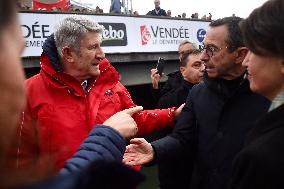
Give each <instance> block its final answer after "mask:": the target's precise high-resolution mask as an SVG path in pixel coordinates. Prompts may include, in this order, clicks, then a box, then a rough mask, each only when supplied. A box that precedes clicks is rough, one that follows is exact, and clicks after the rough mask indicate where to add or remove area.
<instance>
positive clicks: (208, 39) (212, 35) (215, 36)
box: [203, 25, 228, 47]
mask: <svg viewBox="0 0 284 189" xmlns="http://www.w3.org/2000/svg"><path fill="white" fill-rule="evenodd" d="M227 41H228V28H227V26H226V25H222V26H216V27H209V29H208V31H207V32H206V35H205V38H204V41H203V43H204V45H215V46H218V47H221V46H224V45H227Z"/></svg>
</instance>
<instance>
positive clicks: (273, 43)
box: [240, 0, 284, 57]
mask: <svg viewBox="0 0 284 189" xmlns="http://www.w3.org/2000/svg"><path fill="white" fill-rule="evenodd" d="M283 13H284V1H283V0H269V1H267V2H266V3H264V4H263V5H262V6H261V7H259V8H257V9H255V10H254V11H253V12H252V13H251V14H250V15H249V17H248V18H247V19H245V20H244V21H243V22H241V24H240V25H241V30H242V32H243V35H244V42H245V44H246V46H247V47H248V48H249V49H250V50H251V51H252V52H253V53H255V54H259V55H264V54H268V55H275V56H279V57H283V56H284V25H283V24H284V16H283Z"/></svg>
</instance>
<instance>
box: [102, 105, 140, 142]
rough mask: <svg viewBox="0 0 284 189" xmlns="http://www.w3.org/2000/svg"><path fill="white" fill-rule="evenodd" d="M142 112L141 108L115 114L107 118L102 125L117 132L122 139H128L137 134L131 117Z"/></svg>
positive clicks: (135, 125)
mask: <svg viewBox="0 0 284 189" xmlns="http://www.w3.org/2000/svg"><path fill="white" fill-rule="evenodd" d="M142 110H143V107H142V106H136V107H133V108H129V109H125V110H123V111H120V112H117V113H116V114H114V115H113V116H111V117H110V118H108V119H107V120H106V121H105V122H104V123H103V125H106V126H109V127H112V128H113V129H115V130H116V131H118V132H119V134H121V135H122V136H123V137H124V138H126V139H128V138H131V137H133V136H135V135H136V134H137V132H138V127H137V124H136V122H135V121H134V119H133V118H132V115H133V114H135V113H138V112H140V111H142Z"/></svg>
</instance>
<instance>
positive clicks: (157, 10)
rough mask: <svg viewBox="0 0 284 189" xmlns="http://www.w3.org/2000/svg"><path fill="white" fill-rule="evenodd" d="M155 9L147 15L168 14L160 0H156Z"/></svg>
mask: <svg viewBox="0 0 284 189" xmlns="http://www.w3.org/2000/svg"><path fill="white" fill-rule="evenodd" d="M154 4H155V9H153V10H151V11H149V12H148V13H147V14H146V15H149V16H167V13H166V11H165V10H164V9H161V7H160V4H161V3H160V0H154Z"/></svg>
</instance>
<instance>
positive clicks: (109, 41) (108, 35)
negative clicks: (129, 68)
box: [99, 22, 127, 47]
mask: <svg viewBox="0 0 284 189" xmlns="http://www.w3.org/2000/svg"><path fill="white" fill-rule="evenodd" d="M99 24H101V25H103V26H104V27H105V30H104V31H103V33H102V45H101V46H103V47H106V46H127V33H126V26H125V24H123V23H105V22H103V23H99Z"/></svg>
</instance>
